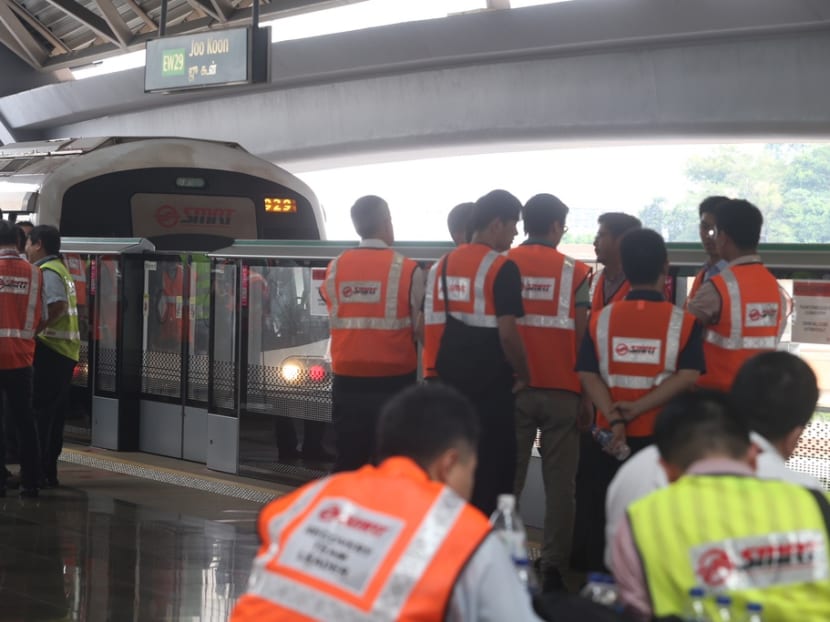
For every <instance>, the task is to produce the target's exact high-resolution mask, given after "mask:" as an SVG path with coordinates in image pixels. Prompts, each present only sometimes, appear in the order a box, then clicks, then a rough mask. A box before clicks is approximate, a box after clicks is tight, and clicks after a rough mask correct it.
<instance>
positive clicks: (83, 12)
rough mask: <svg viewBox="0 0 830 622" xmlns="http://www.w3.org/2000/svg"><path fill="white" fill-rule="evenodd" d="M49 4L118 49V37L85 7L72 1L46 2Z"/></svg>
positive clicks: (48, 0) (47, 0) (57, 0)
mask: <svg viewBox="0 0 830 622" xmlns="http://www.w3.org/2000/svg"><path fill="white" fill-rule="evenodd" d="M46 2H48V3H49V4H51V5H52V6H54V7H57V8H58V9H60V10H61V11H63V12H64V13H66V14H67V15H69V16H70V17H72V18H73V19H76V20H78V21H79V22H81V23H82V24H83V25H84V26H87V27H88V28H91V29H92V30H93V31H95V32H96V33H97V34H98V35H100V36H101V37H103V38H104V39H106V40H107V41H109V42H111V43H114V44H115V45H117V46H118V47H121V43H120V42H119V41H118V37H116V36H115V33H114V32H113V31H112V29H111V28H110V27H109V25H108V24H107V22H105V21H104V20H103V18H101V17H98V16H97V15H96V14H95V13H93V12H92V11H90V10H89V9H87V8H86V7H85V6H82V5H80V4H78V3H77V2H74V1H73V0H46Z"/></svg>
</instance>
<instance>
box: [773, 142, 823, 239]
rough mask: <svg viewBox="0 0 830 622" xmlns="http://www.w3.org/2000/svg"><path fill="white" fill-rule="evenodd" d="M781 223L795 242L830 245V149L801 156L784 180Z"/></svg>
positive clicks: (817, 148) (810, 150) (794, 160)
mask: <svg viewBox="0 0 830 622" xmlns="http://www.w3.org/2000/svg"><path fill="white" fill-rule="evenodd" d="M782 194H783V208H782V210H781V212H782V214H781V215H782V219H783V220H784V221H785V222H786V224H787V226H788V228H789V230H790V236H791V238H792V241H797V242H802V243H827V242H830V146H826V145H822V146H817V147H812V148H809V149H807V150H804V151H802V152H801V153H799V154H798V155H797V156H796V157H795V158H794V159H793V161H792V163H791V164H790V166H789V167H788V169H787V172H786V174H785V176H784V180H783V192H782Z"/></svg>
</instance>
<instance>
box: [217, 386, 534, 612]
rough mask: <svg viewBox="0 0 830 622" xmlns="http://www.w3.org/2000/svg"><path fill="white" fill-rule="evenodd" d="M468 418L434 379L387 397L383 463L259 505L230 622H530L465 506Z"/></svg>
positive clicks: (502, 553) (472, 434) (508, 565)
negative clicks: (243, 584) (255, 539)
mask: <svg viewBox="0 0 830 622" xmlns="http://www.w3.org/2000/svg"><path fill="white" fill-rule="evenodd" d="M478 434H479V431H478V422H477V415H476V413H475V411H474V409H473V407H472V405H471V404H470V403H469V401H467V400H466V399H464V397H463V396H461V395H460V394H459V393H458V392H456V391H454V390H453V389H451V388H449V387H446V386H444V385H441V384H438V383H431V384H428V385H421V386H415V387H410V388H408V389H406V390H404V391H403V392H402V393H401V394H399V395H398V396H396V397H395V398H393V399H392V400H391V401H390V402H388V404H387V406H386V407H385V408H384V411H383V415H382V416H381V418H380V421H379V424H378V444H377V449H378V451H377V453H378V458H379V460H380V465H379V466H377V467H374V466H364V467H362V468H361V469H360V470H358V471H353V472H349V473H338V474H335V475H332V476H330V477H327V478H324V479H322V480H318V481H315V482H312V483H310V484H306V485H305V486H303V487H302V488H300V489H299V490H297V491H295V492H293V493H291V494H290V495H286V496H283V497H281V498H279V499H277V500H276V501H272V502H271V503H270V504H268V505H267V506H266V507H265V509H264V510H263V511H262V513H261V514H260V516H259V524H258V527H259V534H260V538H261V541H262V545H261V546H260V549H259V552H258V553H257V556H256V558H255V559H254V563H253V569H252V572H251V576H250V579H249V582H248V589H247V591H246V593H245V594H243V595H242V597H241V598H240V599H239V601H238V602H237V604H236V607H235V608H234V611H233V613H232V614H231V622H254V621H259V620H285V621H286V622H309V621H312V620H325V621H329V620H332V621H333V620H374V621H376V622H387V621H388V622H392V621H401V622H444V621H445V620H446V621H450V622H461V621H467V622H476V621H479V620H481V621H483V620H511V622H529V621H532V622H538V618H537V617H536V616H535V614H534V613H533V611H532V609H531V607H530V598H529V596H528V593H527V591H526V588H525V587H524V586H522V584H521V583H520V582H519V580H518V577H517V574H516V571H515V569H514V567H513V564H512V562H511V561H510V558H509V555H508V551H507V550H506V548H505V546H504V545H503V544H502V542H501V541H500V540H499V539H498V538H497V537H495V536H494V535H493V534H491V531H490V525H489V523H488V521H487V518H486V517H485V516H484V515H483V514H482V513H481V512H479V511H478V510H477V509H475V508H474V507H473V506H471V505H470V504H469V503H467V502H466V499H468V498H469V496H470V493H471V490H472V486H473V473H474V471H475V468H476V443H477V441H478Z"/></svg>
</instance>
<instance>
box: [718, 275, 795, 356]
mask: <svg viewBox="0 0 830 622" xmlns="http://www.w3.org/2000/svg"><path fill="white" fill-rule="evenodd" d="M720 276H722V277H723V281H724V283H725V284H726V292H727V294H728V295H729V304H730V305H731V308H730V310H729V321H730V324H731V326H730V330H729V337H724V336H723V335H721V334H720V333H718V332H715V331H714V330H711V329H709V330H707V331H706V336H705V337H704V339H706V341H707V342H709V343H711V344H712V345H714V346H717V347H719V348H723V349H724V350H775V348H777V347H778V339H777V338H776V337H743V336H742V335H743V303H742V301H741V288H740V286H739V285H738V278H737V277H736V276H735V273H734V272H733V271H732V270H724V271H723V272H721V273H720ZM784 310H785V307H782V308H781V312H782V314H783V312H784Z"/></svg>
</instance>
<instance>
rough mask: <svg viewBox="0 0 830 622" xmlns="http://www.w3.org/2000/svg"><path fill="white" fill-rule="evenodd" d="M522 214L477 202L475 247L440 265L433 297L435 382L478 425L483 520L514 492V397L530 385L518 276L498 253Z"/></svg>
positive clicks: (505, 205) (501, 196)
mask: <svg viewBox="0 0 830 622" xmlns="http://www.w3.org/2000/svg"><path fill="white" fill-rule="evenodd" d="M520 211H521V203H519V200H518V199H516V197H514V196H513V195H512V194H510V193H509V192H505V191H504V190H494V191H492V192H490V193H489V194H486V195H485V196H483V197H481V198H480V199H479V200H478V201H477V202H476V206H475V209H474V210H473V217H472V228H473V230H474V234H473V238H472V242H471V243H470V244H465V245H463V246H461V247H459V248H457V249H455V250H453V251H452V252H450V253H449V254H448V255H446V256H445V257H444V258H443V259H442V260H441V262H440V264H439V266H438V268H437V278H436V279H435V285H434V288H435V291H433V292H431V293H432V294H433V296H434V297H435V300H436V301H437V302H436V305H435V306H436V311H437V312H438V313H439V314H442V313H443V314H444V317H445V328H444V334H443V336H442V338H441V345H440V347H439V349H438V357H437V360H436V369H437V372H438V377H439V378H440V379H441V380H442V381H443V382H446V383H447V384H450V385H452V386H454V387H456V388H457V389H459V390H460V391H461V392H462V393H464V394H465V395H467V396H468V397H469V398H470V400H471V401H472V402H473V404H474V405H475V406H476V410H477V411H478V414H479V417H480V420H481V441H480V443H479V449H478V469H477V471H476V482H475V489H474V490H473V497H472V503H473V505H475V506H476V507H478V508H479V509H480V510H482V511H483V512H485V513H486V514H489V513H490V512H492V511H493V510H494V509H495V507H496V499H497V497H498V495H499V494H503V493H510V492H512V490H513V479H514V474H515V469H516V443H515V424H514V415H513V408H514V394H515V393H516V392H517V391H519V390H521V389H522V388H524V387H526V386H527V383H528V378H529V374H528V368H527V361H526V358H525V351H524V346H523V344H522V340H521V336H520V335H519V331H518V327H517V325H516V319H517V318H520V317H522V316H523V315H524V309H523V306H522V281H521V276H520V274H519V268H518V267H517V266H516V264H515V263H514V262H513V261H511V260H509V259H507V258H506V257H504V256H503V255H500V254H499V253H502V252H504V251H506V250H507V249H509V248H510V244H511V243H512V242H513V238H514V237H515V235H516V223H517V222H518V220H519V213H520ZM445 301H448V302H449V304H448V307H449V308H448V309H447V308H446V306H445V304H444V303H445Z"/></svg>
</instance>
